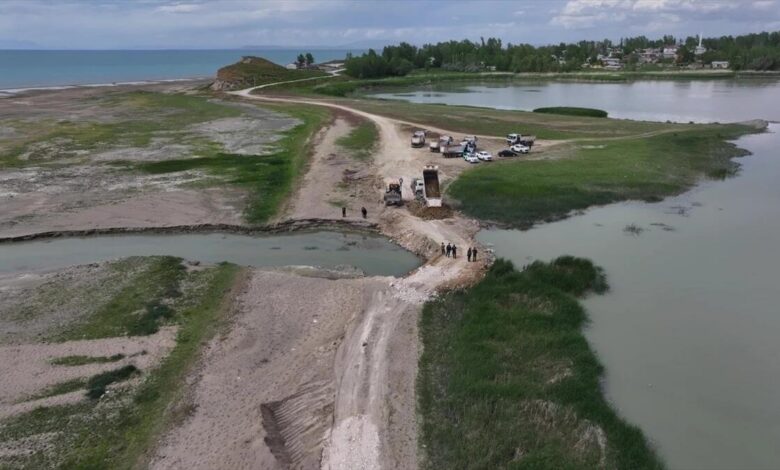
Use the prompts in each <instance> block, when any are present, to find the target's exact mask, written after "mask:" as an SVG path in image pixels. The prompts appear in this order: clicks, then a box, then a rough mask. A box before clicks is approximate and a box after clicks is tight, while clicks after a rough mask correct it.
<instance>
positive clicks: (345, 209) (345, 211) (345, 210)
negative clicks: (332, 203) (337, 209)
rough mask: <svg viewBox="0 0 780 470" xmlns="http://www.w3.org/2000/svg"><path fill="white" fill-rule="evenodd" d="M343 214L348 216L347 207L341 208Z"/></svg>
mask: <svg viewBox="0 0 780 470" xmlns="http://www.w3.org/2000/svg"><path fill="white" fill-rule="evenodd" d="M341 216H342V217H346V216H347V208H346V207H342V208H341Z"/></svg>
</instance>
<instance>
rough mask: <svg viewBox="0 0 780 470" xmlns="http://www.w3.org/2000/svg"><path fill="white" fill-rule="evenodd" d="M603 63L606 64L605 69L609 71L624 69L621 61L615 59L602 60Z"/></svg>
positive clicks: (606, 58)
mask: <svg viewBox="0 0 780 470" xmlns="http://www.w3.org/2000/svg"><path fill="white" fill-rule="evenodd" d="M601 63H602V64H604V68H605V69H607V70H620V69H622V68H623V64H622V63H621V62H620V59H616V58H614V57H604V58H603V59H601Z"/></svg>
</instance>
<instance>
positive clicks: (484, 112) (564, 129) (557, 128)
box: [331, 99, 692, 140]
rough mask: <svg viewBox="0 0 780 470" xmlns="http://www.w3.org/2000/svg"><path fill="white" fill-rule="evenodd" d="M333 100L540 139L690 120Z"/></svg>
mask: <svg viewBox="0 0 780 470" xmlns="http://www.w3.org/2000/svg"><path fill="white" fill-rule="evenodd" d="M331 101H334V102H338V103H340V104H345V105H347V106H350V107H353V108H356V109H359V110H361V111H366V112H369V113H373V114H379V115H381V116H387V117H390V118H393V119H399V120H402V121H407V122H414V123H418V124H420V125H421V126H430V127H437V128H440V129H446V130H448V131H452V132H458V133H462V134H477V135H493V136H501V137H503V136H505V135H506V134H511V133H516V132H519V133H522V134H526V135H535V136H536V137H538V138H539V139H552V140H558V139H574V138H611V137H627V136H631V135H637V134H644V133H647V132H659V131H666V130H680V131H683V130H685V129H688V128H690V127H692V126H690V125H688V124H667V123H660V122H641V121H630V120H626V119H620V120H615V119H592V118H590V117H582V116H560V115H553V114H541V113H533V112H528V111H506V110H498V109H490V108H478V107H472V106H448V105H443V104H417V103H407V102H404V101H400V100H377V99H331Z"/></svg>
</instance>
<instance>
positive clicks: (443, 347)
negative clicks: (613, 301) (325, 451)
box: [417, 257, 662, 469]
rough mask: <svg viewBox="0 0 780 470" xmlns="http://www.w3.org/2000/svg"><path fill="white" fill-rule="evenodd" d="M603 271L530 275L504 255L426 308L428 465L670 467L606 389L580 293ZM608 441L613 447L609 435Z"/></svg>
mask: <svg viewBox="0 0 780 470" xmlns="http://www.w3.org/2000/svg"><path fill="white" fill-rule="evenodd" d="M604 289H606V281H605V279H604V274H603V272H602V271H601V270H600V269H599V268H597V267H595V266H594V265H593V264H592V263H591V262H590V261H587V260H583V259H577V258H572V257H562V258H559V259H558V260H556V261H555V262H553V263H550V264H547V263H541V262H536V263H534V264H532V265H531V266H530V267H528V268H527V269H525V270H524V271H523V272H517V271H515V270H514V268H513V266H512V264H511V263H510V262H508V261H504V260H498V261H497V262H496V263H495V264H494V265H493V266H492V267H491V269H490V270H489V272H488V273H487V275H486V277H485V278H484V279H483V280H482V281H481V282H480V283H479V284H477V285H475V286H474V287H472V288H470V289H467V290H465V291H456V292H451V293H448V294H445V295H444V296H443V297H441V298H440V299H437V300H434V301H432V302H429V303H427V304H426V305H425V307H424V309H423V315H422V318H421V321H420V336H421V340H422V344H423V348H422V350H423V353H422V356H421V358H420V369H419V377H418V382H417V383H418V392H417V393H418V409H419V411H420V414H421V416H422V421H421V444H422V446H423V449H424V450H423V454H424V455H423V465H422V467H423V468H430V469H440V468H447V469H488V468H489V469H521V468H522V469H542V468H556V469H581V468H625V469H629V468H630V469H656V468H662V463H661V462H660V461H659V459H658V457H656V456H655V455H654V453H653V451H652V449H651V448H650V446H649V445H648V443H647V441H646V439H645V438H644V436H643V435H642V433H641V431H640V430H639V429H637V428H636V427H634V426H631V425H629V424H627V423H626V422H625V421H623V420H622V419H621V418H620V417H619V416H617V414H616V413H615V412H614V410H613V409H612V408H611V407H610V406H609V404H608V403H607V401H606V400H605V398H604V396H603V395H602V392H601V387H600V383H599V381H600V378H601V375H602V371H603V369H602V366H601V364H600V363H599V361H598V359H597V358H596V356H595V354H594V353H593V351H591V349H590V347H589V346H588V343H587V341H586V340H585V338H584V336H583V335H582V327H583V325H584V324H585V322H586V321H587V316H586V313H585V310H584V309H583V308H582V306H581V305H580V304H579V303H578V301H577V298H576V296H577V295H582V294H586V293H589V292H603V291H604ZM599 435H601V436H603V437H604V438H605V439H604V448H603V449H602V447H601V444H600V443H599V439H598V436H599Z"/></svg>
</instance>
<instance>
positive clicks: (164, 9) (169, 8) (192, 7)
mask: <svg viewBox="0 0 780 470" xmlns="http://www.w3.org/2000/svg"><path fill="white" fill-rule="evenodd" d="M198 10H200V5H196V4H194V3H173V4H170V5H160V6H159V7H157V8H155V11H158V12H160V13H192V12H195V11H198Z"/></svg>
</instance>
